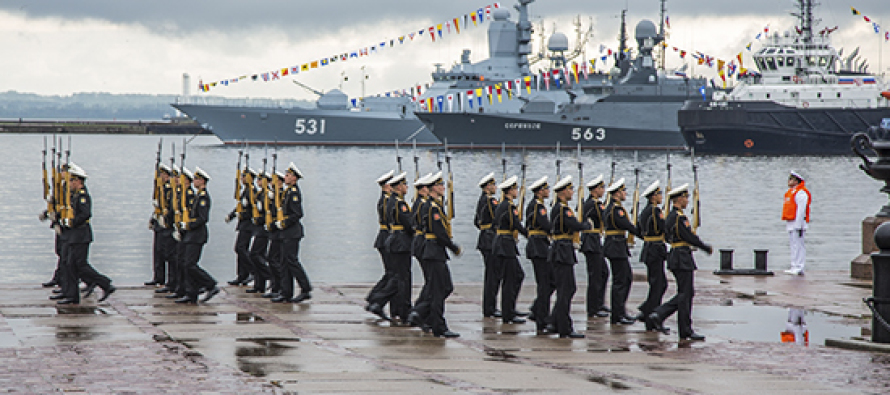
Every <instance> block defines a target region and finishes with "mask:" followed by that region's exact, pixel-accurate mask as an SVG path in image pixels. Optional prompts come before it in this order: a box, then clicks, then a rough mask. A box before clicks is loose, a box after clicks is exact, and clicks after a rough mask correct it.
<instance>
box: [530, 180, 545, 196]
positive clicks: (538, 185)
mask: <svg viewBox="0 0 890 395" xmlns="http://www.w3.org/2000/svg"><path fill="white" fill-rule="evenodd" d="M546 186H547V176H544V177H541V178H539V179H538V180H537V181H535V182H533V183H532V184H531V185H529V187H528V191H529V192H531V193H535V191H537V190H539V189H541V188H545V187H546Z"/></svg>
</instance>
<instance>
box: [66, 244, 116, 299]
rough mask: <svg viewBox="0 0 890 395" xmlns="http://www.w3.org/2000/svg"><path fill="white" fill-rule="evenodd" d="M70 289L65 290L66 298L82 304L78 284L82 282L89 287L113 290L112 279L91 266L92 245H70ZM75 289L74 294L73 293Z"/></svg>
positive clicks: (68, 273)
mask: <svg viewBox="0 0 890 395" xmlns="http://www.w3.org/2000/svg"><path fill="white" fill-rule="evenodd" d="M67 252H68V260H67V261H68V272H67V276H68V280H67V281H66V282H67V283H68V288H67V290H66V289H63V292H65V291H67V292H65V297H66V298H68V299H73V300H75V301H77V302H80V290H79V289H78V284H79V283H80V281H81V280H83V282H84V283H86V284H89V285H96V286H98V287H99V288H102V289H103V290H105V291H107V290H108V289H109V288H111V279H109V278H108V277H105V276H103V275H102V274H100V273H99V272H97V271H96V269H94V268H93V266H91V265H90V263H89V261H88V257H89V254H90V243H77V244H68V248H67ZM72 288H73V292H72Z"/></svg>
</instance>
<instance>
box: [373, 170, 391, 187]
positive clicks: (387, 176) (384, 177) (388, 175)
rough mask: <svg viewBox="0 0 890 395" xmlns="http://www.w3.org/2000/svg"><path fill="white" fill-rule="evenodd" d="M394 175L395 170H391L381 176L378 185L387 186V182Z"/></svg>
mask: <svg viewBox="0 0 890 395" xmlns="http://www.w3.org/2000/svg"><path fill="white" fill-rule="evenodd" d="M393 174H395V170H390V171H388V172H386V173H384V174H383V175H382V176H380V178H378V179H377V183H378V184H380V185H383V184H386V182H387V181H389V179H390V178H392V175H393Z"/></svg>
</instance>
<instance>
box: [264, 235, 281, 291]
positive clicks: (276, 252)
mask: <svg viewBox="0 0 890 395" xmlns="http://www.w3.org/2000/svg"><path fill="white" fill-rule="evenodd" d="M267 260H268V262H269V274H270V275H271V276H272V285H271V292H272V293H280V292H281V281H282V279H283V278H284V267H283V266H282V262H281V239H279V238H277V237H276V238H274V239H272V238H270V239H269V255H267Z"/></svg>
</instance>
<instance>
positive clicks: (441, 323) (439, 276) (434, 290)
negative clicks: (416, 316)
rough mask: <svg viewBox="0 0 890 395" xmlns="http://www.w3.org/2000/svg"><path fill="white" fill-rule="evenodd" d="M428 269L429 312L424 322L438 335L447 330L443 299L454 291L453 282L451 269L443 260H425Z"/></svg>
mask: <svg viewBox="0 0 890 395" xmlns="http://www.w3.org/2000/svg"><path fill="white" fill-rule="evenodd" d="M425 262H426V265H427V269H428V270H429V271H430V279H429V283H428V284H429V285H430V287H429V289H430V292H429V304H430V313H429V315H428V316H427V318H426V324H427V325H428V326H429V327H430V328H431V329H432V331H433V334H434V335H436V336H438V335H441V334H442V333H444V332H447V331H448V323H447V322H446V321H445V299H448V296H449V295H451V293H452V292H454V284H453V283H452V282H451V271H450V270H449V269H448V263H447V261H445V260H439V259H427V260H425Z"/></svg>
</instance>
